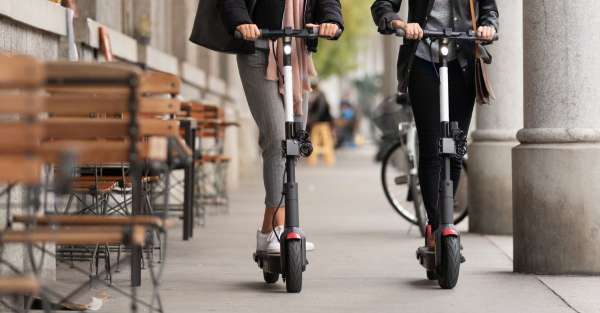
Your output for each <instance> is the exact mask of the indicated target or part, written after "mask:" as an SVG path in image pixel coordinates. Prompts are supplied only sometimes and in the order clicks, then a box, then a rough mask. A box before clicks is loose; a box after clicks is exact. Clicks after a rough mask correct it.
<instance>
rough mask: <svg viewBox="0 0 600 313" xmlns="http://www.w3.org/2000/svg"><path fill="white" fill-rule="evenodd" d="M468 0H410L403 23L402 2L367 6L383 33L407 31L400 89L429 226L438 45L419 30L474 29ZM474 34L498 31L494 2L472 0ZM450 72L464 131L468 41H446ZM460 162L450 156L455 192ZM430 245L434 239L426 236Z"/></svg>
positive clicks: (470, 69) (435, 159) (470, 56)
mask: <svg viewBox="0 0 600 313" xmlns="http://www.w3.org/2000/svg"><path fill="white" fill-rule="evenodd" d="M469 1H470V0H411V1H409V17H408V21H407V22H405V21H403V20H401V19H400V17H399V16H398V15H397V12H398V11H399V10H400V5H401V3H402V0H376V1H375V2H374V3H373V6H372V7H371V11H372V14H373V19H374V21H375V23H376V24H377V25H378V26H379V31H380V32H381V33H384V34H390V33H393V32H395V30H396V29H403V30H404V31H405V34H406V36H405V44H404V45H403V46H402V48H401V49H400V55H399V59H398V83H399V91H400V92H407V91H408V94H409V96H410V100H411V104H412V108H413V113H414V116H415V122H416V125H417V133H418V136H419V180H420V183H421V190H422V194H423V202H424V204H425V208H426V209H427V215H428V217H429V224H430V225H431V228H432V229H433V230H435V229H436V228H437V227H438V226H439V225H438V224H439V207H438V198H439V184H440V180H441V179H440V170H441V160H440V157H439V155H438V145H439V138H440V103H439V75H438V73H439V67H440V65H439V47H438V46H437V43H435V42H433V43H432V42H426V41H421V39H422V37H423V29H429V30H443V29H446V28H452V29H454V30H455V31H468V30H469V29H471V27H472V23H471V14H470V3H469ZM473 1H474V4H475V6H474V7H475V8H476V10H475V12H476V15H477V16H476V19H477V26H478V29H477V34H478V36H479V37H481V38H482V39H486V40H490V39H492V38H493V37H494V35H495V33H496V32H497V30H498V8H497V6H496V1H495V0H473ZM449 48H450V53H449V61H450V62H449V64H448V72H449V73H448V76H449V80H450V86H449V87H450V120H451V121H457V122H458V124H459V126H460V129H461V130H463V131H464V132H467V131H468V129H469V125H470V123H471V116H472V113H473V106H474V102H475V74H474V64H475V46H474V44H472V43H468V42H455V43H452V44H451V45H450V47H449ZM461 162H462V161H461V160H453V161H452V168H451V176H452V180H453V182H454V187H455V190H454V191H455V192H456V187H457V186H458V180H459V178H460V171H461V167H462V164H461ZM427 241H428V243H429V244H432V243H433V241H432V240H427Z"/></svg>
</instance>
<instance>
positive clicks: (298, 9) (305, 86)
mask: <svg viewBox="0 0 600 313" xmlns="http://www.w3.org/2000/svg"><path fill="white" fill-rule="evenodd" d="M304 2H305V1H304V0H285V13H284V14H283V27H292V28H295V29H302V28H304ZM281 46H283V43H282V40H278V41H277V42H275V43H273V45H271V47H270V50H271V51H270V52H269V64H268V65H267V77H266V78H267V80H271V81H277V80H278V81H279V93H280V94H282V95H283V93H284V86H283V76H282V75H283V49H278V47H281ZM276 55H277V56H276ZM292 67H293V69H294V71H293V72H294V74H293V76H294V114H295V115H299V116H301V115H303V114H304V112H302V96H303V94H304V93H305V92H308V91H311V88H310V79H311V77H315V76H316V75H317V71H316V70H315V66H314V64H313V60H312V57H311V55H310V53H309V52H308V49H307V47H306V42H305V40H303V39H298V38H294V39H293V40H292Z"/></svg>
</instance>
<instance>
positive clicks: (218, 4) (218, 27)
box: [190, 0, 254, 54]
mask: <svg viewBox="0 0 600 313" xmlns="http://www.w3.org/2000/svg"><path fill="white" fill-rule="evenodd" d="M222 4H223V0H202V1H200V3H199V4H198V10H197V11H196V19H195V20H194V28H193V30H192V35H191V36H190V41H191V42H193V43H195V44H197V45H200V46H203V47H205V48H208V49H210V50H213V51H217V52H225V53H233V54H237V53H246V54H248V53H252V52H253V51H254V45H253V43H251V42H247V41H244V40H239V39H235V38H234V37H233V34H231V33H230V32H229V31H228V30H227V27H226V26H225V23H224V21H223V15H222V11H223V10H222V6H223V5H222Z"/></svg>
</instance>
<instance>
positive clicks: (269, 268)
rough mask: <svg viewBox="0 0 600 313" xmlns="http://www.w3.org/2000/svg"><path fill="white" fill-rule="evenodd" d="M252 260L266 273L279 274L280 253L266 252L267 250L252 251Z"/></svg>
mask: <svg viewBox="0 0 600 313" xmlns="http://www.w3.org/2000/svg"><path fill="white" fill-rule="evenodd" d="M252 258H253V259H254V262H256V264H258V267H259V268H261V269H262V270H263V271H265V272H267V273H280V274H281V254H279V253H267V252H254V253H253V254H252Z"/></svg>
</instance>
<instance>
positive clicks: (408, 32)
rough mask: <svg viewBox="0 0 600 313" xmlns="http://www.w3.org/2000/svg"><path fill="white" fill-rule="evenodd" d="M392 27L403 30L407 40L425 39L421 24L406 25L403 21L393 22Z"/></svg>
mask: <svg viewBox="0 0 600 313" xmlns="http://www.w3.org/2000/svg"><path fill="white" fill-rule="evenodd" d="M392 27H393V28H394V29H402V30H403V31H404V38H406V39H411V40H421V39H423V29H422V28H421V25H419V23H406V22H404V21H401V20H394V21H392Z"/></svg>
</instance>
